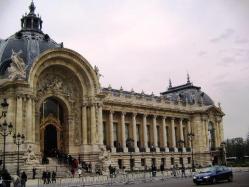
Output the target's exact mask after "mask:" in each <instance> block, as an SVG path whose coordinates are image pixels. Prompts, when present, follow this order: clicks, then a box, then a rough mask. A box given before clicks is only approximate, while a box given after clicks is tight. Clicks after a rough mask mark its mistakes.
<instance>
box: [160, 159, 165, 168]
mask: <svg viewBox="0 0 249 187" xmlns="http://www.w3.org/2000/svg"><path fill="white" fill-rule="evenodd" d="M161 164H162V165H163V166H165V158H161Z"/></svg>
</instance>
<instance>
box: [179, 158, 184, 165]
mask: <svg viewBox="0 0 249 187" xmlns="http://www.w3.org/2000/svg"><path fill="white" fill-rule="evenodd" d="M179 159H180V164H181V165H183V158H182V157H180V158H179Z"/></svg>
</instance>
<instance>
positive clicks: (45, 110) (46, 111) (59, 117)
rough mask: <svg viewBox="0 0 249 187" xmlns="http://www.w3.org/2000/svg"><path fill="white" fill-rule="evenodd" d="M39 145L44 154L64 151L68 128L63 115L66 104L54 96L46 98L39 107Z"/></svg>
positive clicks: (51, 155) (50, 155)
mask: <svg viewBox="0 0 249 187" xmlns="http://www.w3.org/2000/svg"><path fill="white" fill-rule="evenodd" d="M40 113H41V120H40V146H41V152H42V154H43V155H44V156H49V157H53V156H56V152H58V151H59V152H63V153H66V150H67V147H66V146H67V144H68V137H67V135H68V133H67V131H68V129H67V122H66V120H65V116H66V115H67V109H66V106H65V105H63V102H62V101H61V100H60V99H59V98H56V97H54V96H51V97H48V98H46V99H45V100H44V101H43V102H42V105H41V107H40Z"/></svg>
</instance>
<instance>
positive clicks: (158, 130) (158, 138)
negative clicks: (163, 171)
mask: <svg viewBox="0 0 249 187" xmlns="http://www.w3.org/2000/svg"><path fill="white" fill-rule="evenodd" d="M156 134H157V145H158V146H160V129H159V126H156Z"/></svg>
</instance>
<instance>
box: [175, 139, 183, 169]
mask: <svg viewBox="0 0 249 187" xmlns="http://www.w3.org/2000/svg"><path fill="white" fill-rule="evenodd" d="M177 143H178V145H179V147H180V148H181V149H180V152H181V158H182V152H183V145H184V141H183V140H179V141H178V142H177ZM181 164H182V167H183V158H182V159H181Z"/></svg>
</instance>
